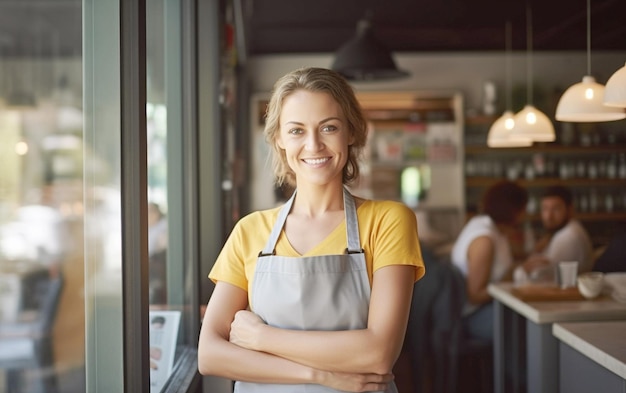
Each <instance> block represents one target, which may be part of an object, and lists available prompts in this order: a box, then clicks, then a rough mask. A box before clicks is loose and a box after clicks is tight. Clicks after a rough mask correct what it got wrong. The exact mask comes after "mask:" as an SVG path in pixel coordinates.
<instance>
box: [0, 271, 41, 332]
mask: <svg viewBox="0 0 626 393" xmlns="http://www.w3.org/2000/svg"><path fill="white" fill-rule="evenodd" d="M48 278H49V272H48V269H47V267H46V266H44V265H41V264H39V263H34V262H30V261H1V262H0V323H2V322H15V321H16V320H17V319H18V316H19V314H20V313H21V312H23V311H25V310H31V309H37V308H38V306H39V305H38V304H34V303H33V302H34V301H35V300H34V299H33V298H32V296H30V294H33V293H35V291H34V290H33V288H34V286H35V285H37V283H39V282H42V281H44V282H45V280H47V279H48Z"/></svg>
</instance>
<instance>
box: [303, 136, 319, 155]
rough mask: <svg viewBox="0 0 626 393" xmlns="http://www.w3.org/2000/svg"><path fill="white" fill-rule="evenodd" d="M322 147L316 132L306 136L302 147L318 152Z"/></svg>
mask: <svg viewBox="0 0 626 393" xmlns="http://www.w3.org/2000/svg"><path fill="white" fill-rule="evenodd" d="M322 146H323V143H322V140H321V138H320V134H319V133H318V132H310V133H308V134H307V137H306V140H305V146H304V147H305V149H306V150H308V151H318V150H321V148H322Z"/></svg>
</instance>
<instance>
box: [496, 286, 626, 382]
mask: <svg viewBox="0 0 626 393" xmlns="http://www.w3.org/2000/svg"><path fill="white" fill-rule="evenodd" d="M488 291H489V294H490V295H491V296H492V297H493V299H494V391H495V392H496V393H503V392H504V391H505V370H507V367H506V366H507V361H511V359H510V358H509V357H507V356H505V355H506V354H507V353H509V354H511V353H513V354H515V350H512V351H511V350H510V349H509V348H506V345H505V343H509V342H510V343H513V344H512V345H515V343H519V342H520V338H521V339H525V345H526V375H520V367H516V366H515V365H514V366H513V367H512V368H511V371H512V381H513V387H512V391H514V392H517V391H520V390H521V386H520V385H521V383H520V381H521V379H522V378H525V380H526V388H527V391H528V392H533V393H554V392H558V391H559V379H558V375H559V357H558V340H557V339H556V338H555V337H554V336H553V335H552V324H553V323H555V322H578V321H601V320H626V304H622V303H618V302H616V301H615V300H613V299H612V298H610V297H600V298H597V299H594V300H559V301H533V302H526V301H523V300H521V299H520V298H519V297H517V296H515V295H514V287H513V284H512V283H497V284H490V285H489V287H488ZM519 319H521V320H522V322H524V325H525V333H524V334H525V337H519V335H520V334H521V333H520V332H519V331H518V330H516V329H515V328H513V329H509V328H507V324H506V321H510V320H512V321H513V323H512V324H511V326H515V325H516V321H519ZM522 341H524V340H522ZM507 391H509V390H508V389H507Z"/></svg>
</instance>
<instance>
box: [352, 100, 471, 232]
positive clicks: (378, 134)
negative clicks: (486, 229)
mask: <svg viewBox="0 0 626 393" xmlns="http://www.w3.org/2000/svg"><path fill="white" fill-rule="evenodd" d="M357 98H358V100H359V102H360V103H361V106H362V108H363V110H364V112H365V114H366V116H367V118H368V120H369V121H370V125H371V129H370V132H369V136H368V138H369V140H368V145H367V149H366V150H365V152H364V157H363V160H362V165H361V180H360V183H359V184H357V185H355V186H354V187H353V191H354V192H355V194H357V195H361V196H364V197H367V198H373V199H391V200H399V201H402V202H404V203H405V204H407V205H408V206H409V207H411V208H412V209H413V210H414V211H415V212H416V214H417V216H418V222H419V225H420V238H421V239H422V240H423V241H426V239H427V238H428V237H429V236H428V235H429V233H427V232H430V229H433V230H434V231H436V232H437V233H438V234H443V235H445V237H446V240H451V239H453V238H455V237H456V235H457V234H458V231H459V230H460V229H461V227H462V225H463V220H464V217H465V209H464V206H465V201H464V198H465V194H464V192H463V113H462V96H461V94H459V93H456V92H443V91H413V92H358V93H357ZM434 231H433V233H434Z"/></svg>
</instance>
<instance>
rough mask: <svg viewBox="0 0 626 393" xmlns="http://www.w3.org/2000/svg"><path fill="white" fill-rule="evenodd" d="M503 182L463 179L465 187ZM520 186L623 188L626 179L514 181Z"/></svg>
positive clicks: (487, 179) (490, 178) (490, 179)
mask: <svg viewBox="0 0 626 393" xmlns="http://www.w3.org/2000/svg"><path fill="white" fill-rule="evenodd" d="M500 180H503V178H499V177H468V176H466V177H465V186H466V187H489V186H490V185H492V184H494V183H495V182H497V181H500ZM515 181H516V182H517V183H518V184H519V185H520V186H522V187H526V188H541V187H548V186H555V185H562V186H568V187H593V186H598V187H600V186H602V187H604V186H608V187H610V186H615V187H623V186H624V184H626V179H607V178H602V179H588V178H571V179H561V178H548V177H540V178H535V179H517V180H515Z"/></svg>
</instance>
